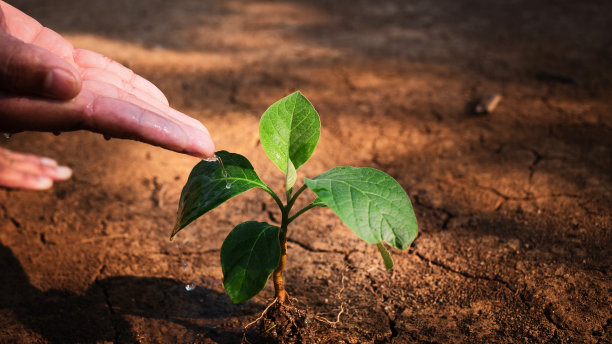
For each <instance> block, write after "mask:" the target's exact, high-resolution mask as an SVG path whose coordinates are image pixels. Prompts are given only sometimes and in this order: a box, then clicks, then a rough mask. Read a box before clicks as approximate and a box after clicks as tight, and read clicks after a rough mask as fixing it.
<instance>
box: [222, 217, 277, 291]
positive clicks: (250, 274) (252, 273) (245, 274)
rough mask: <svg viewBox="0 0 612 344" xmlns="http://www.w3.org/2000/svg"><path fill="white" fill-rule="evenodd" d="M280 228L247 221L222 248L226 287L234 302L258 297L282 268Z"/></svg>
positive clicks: (229, 236) (224, 283)
mask: <svg viewBox="0 0 612 344" xmlns="http://www.w3.org/2000/svg"><path fill="white" fill-rule="evenodd" d="M278 232H279V228H278V227H275V226H272V225H269V224H267V223H263V222H255V221H249V222H243V223H241V224H239V225H238V226H236V228H234V229H233V230H232V231H231V232H230V234H229V235H228V236H227V238H225V241H224V242H223V245H222V246H221V268H222V269H223V285H224V286H225V290H226V291H227V293H228V294H229V296H230V297H231V298H232V302H233V303H241V302H244V301H246V300H248V299H250V298H252V297H253V296H255V295H257V293H259V292H260V291H261V290H262V289H263V288H264V287H265V285H266V282H267V281H268V278H269V277H270V274H271V273H272V272H273V271H274V269H276V267H277V266H278V262H279V260H280V255H281V248H280V242H279V239H278Z"/></svg>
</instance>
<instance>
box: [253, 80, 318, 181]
mask: <svg viewBox="0 0 612 344" xmlns="http://www.w3.org/2000/svg"><path fill="white" fill-rule="evenodd" d="M320 136H321V120H320V119H319V115H318V114H317V111H316V110H315V108H314V107H313V106H312V104H310V102H309V101H308V99H306V97H304V96H303V95H302V94H301V93H300V92H299V91H298V92H295V93H292V94H290V95H288V96H286V97H285V98H283V99H281V100H279V101H277V102H276V103H274V104H272V106H270V107H269V108H268V110H266V112H264V114H263V115H262V116H261V120H260V121H259V138H260V140H261V145H262V147H263V149H264V151H265V152H266V154H267V155H268V157H269V158H270V160H272V162H273V163H274V165H276V166H277V167H278V168H279V169H280V170H281V171H283V173H285V174H289V173H290V169H291V166H290V164H292V165H293V166H292V167H293V170H295V171H297V169H299V168H300V166H302V165H303V164H304V163H305V162H306V161H308V159H310V156H311V155H312V153H313V152H314V149H315V147H316V146H317V142H319V137H320ZM291 179H292V178H288V179H287V184H288V185H289V184H291V185H293V184H292V183H289V182H290V181H291Z"/></svg>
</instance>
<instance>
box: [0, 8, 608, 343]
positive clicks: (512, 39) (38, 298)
mask: <svg viewBox="0 0 612 344" xmlns="http://www.w3.org/2000/svg"><path fill="white" fill-rule="evenodd" d="M9 3H10V4H11V5H13V6H15V7H17V8H19V9H21V10H22V11H24V12H25V13H27V14H29V15H30V16H32V17H34V18H36V19H38V20H39V21H40V22H41V23H42V24H43V25H44V26H47V27H49V28H51V29H53V30H55V31H57V32H59V33H60V34H62V35H63V36H64V37H66V38H67V39H68V40H69V41H70V42H72V43H73V44H74V46H75V47H79V48H86V49H91V50H95V51H98V52H100V53H103V54H105V55H107V56H109V57H111V58H112V59H114V60H117V61H119V62H120V63H122V64H124V65H126V66H128V67H129V68H132V69H133V70H134V71H135V72H136V73H138V74H140V75H142V76H143V77H145V78H147V79H149V80H151V81H152V82H153V83H155V84H156V85H157V86H158V87H159V88H160V89H161V90H162V91H163V92H164V93H165V94H166V95H167V97H168V99H169V101H170V105H171V106H173V107H175V108H177V109H179V110H180V111H182V112H185V113H187V114H189V115H191V116H193V117H195V118H197V119H198V120H200V121H202V123H204V125H205V126H206V127H207V128H208V129H209V130H210V132H211V135H212V137H213V140H214V141H215V143H216V146H217V149H223V150H228V151H232V152H236V153H240V154H242V155H245V156H246V157H248V158H249V160H251V161H252V162H253V165H254V166H255V168H256V170H257V172H258V174H259V175H260V177H261V178H262V179H263V180H264V181H265V182H266V183H268V184H269V185H270V186H271V187H273V188H274V189H275V190H279V191H280V190H281V188H282V185H283V182H282V180H283V179H282V178H281V177H282V174H281V172H280V171H278V170H276V168H275V167H274V166H273V165H272V164H271V163H269V161H268V160H267V158H266V156H265V154H264V153H263V150H262V148H261V145H260V143H259V141H258V121H259V117H260V116H261V114H262V113H263V112H264V111H265V110H266V108H267V107H268V106H269V105H270V104H272V103H273V102H275V101H276V100H278V99H280V98H282V97H284V96H285V95H287V94H289V93H291V92H293V91H295V90H301V91H302V93H303V94H304V95H305V96H306V97H308V98H309V99H310V100H311V102H312V103H313V104H314V106H315V107H316V108H317V110H318V112H319V114H320V116H321V121H322V136H321V140H320V142H319V146H318V147H317V149H316V150H315V153H314V155H313V157H312V159H311V161H310V162H309V163H307V164H306V165H305V166H303V167H302V168H301V169H300V172H299V175H298V178H299V179H298V184H300V182H299V180H301V178H302V177H313V176H315V175H317V174H319V173H321V172H324V171H326V170H328V169H330V168H332V167H335V166H339V165H352V166H364V167H365V166H368V167H374V168H378V169H381V170H383V171H385V172H387V173H389V174H390V175H392V176H393V177H394V178H396V179H397V180H398V181H399V183H400V184H401V185H402V186H403V187H404V188H405V190H406V191H407V193H408V194H409V195H410V197H411V199H412V202H413V205H414V208H415V212H416V215H417V218H418V220H419V230H420V233H419V236H418V238H417V239H416V241H415V242H414V244H413V245H412V247H411V248H410V249H409V250H406V251H402V252H400V251H397V250H394V251H392V254H393V255H394V257H395V261H396V267H395V269H394V270H392V271H385V270H384V267H383V264H382V260H381V259H380V257H379V255H378V253H377V250H376V248H375V247H374V246H373V245H368V244H365V243H363V242H361V241H360V240H359V239H358V238H357V237H356V236H355V235H354V234H353V233H352V232H351V231H350V230H349V229H348V228H346V227H345V226H344V225H342V223H341V222H340V221H339V220H338V219H337V218H336V216H335V215H334V214H333V213H332V212H331V211H329V210H327V209H317V210H312V211H310V212H309V213H307V214H306V215H304V216H303V217H301V218H300V219H299V220H297V221H296V222H295V223H294V225H293V228H292V229H291V230H290V233H289V253H288V254H289V257H288V260H289V266H288V270H287V278H286V280H287V285H288V291H289V293H290V294H291V295H292V296H294V297H296V298H297V299H298V300H299V302H300V304H302V305H307V306H308V307H310V308H311V311H312V312H314V313H317V314H321V315H322V316H326V317H327V318H329V319H330V320H333V319H334V318H335V316H336V314H337V313H338V312H339V309H340V307H342V308H343V309H344V312H343V314H342V317H341V322H340V323H339V324H338V325H337V326H336V328H330V330H329V331H330V332H333V333H338V336H340V337H341V338H343V340H344V341H345V342H348V343H420V342H423V343H425V342H427V343H431V342H471V343H489V342H507V343H510V342H521V343H525V342H528V343H529V342H554V343H566V342H584V343H605V342H610V341H612V334H611V331H612V330H611V329H610V324H611V323H612V313H611V311H610V310H611V309H612V305H611V300H612V298H611V296H612V282H611V281H612V279H611V278H610V277H611V275H610V264H611V257H612V255H611V253H612V252H611V249H610V247H612V240H611V228H612V226H611V225H612V216H611V214H612V212H611V210H612V194H611V190H612V174H611V173H610V171H611V170H612V153H611V151H612V115H611V113H612V111H611V110H612V101H611V98H610V94H611V91H612V73H610V71H611V70H612V68H611V67H612V35H611V34H610V22H612V3H611V2H607V1H580V2H575V1H556V2H546V1H536V2H533V1H522V0H512V1H510V0H508V1H493V2H491V1H476V0H474V1H469V0H466V1H447V0H441V1H435V2H432V1H419V0H415V1H406V0H404V1H400V0H395V1H391V0H389V1H365V0H363V1H361V0H353V1H344V0H338V1H333V2H328V1H319V0H313V1H299V0H296V1H239V0H228V1H214V0H175V1H172V2H170V1H161V0H149V1H125V0H123V1H122V0H105V1H87V2H86V1H76V0H56V1H41V0H20V1H9ZM491 99H494V100H495V101H494V102H493V103H492V102H491V101H490V100H491ZM483 109H484V110H483ZM1 145H2V147H6V148H9V149H12V150H15V151H20V152H29V153H35V154H39V155H46V156H49V157H52V158H54V159H57V160H58V162H59V163H60V164H66V165H68V166H70V167H71V168H72V169H73V170H74V176H73V178H72V179H71V180H69V181H67V182H63V183H59V184H57V185H55V186H54V188H53V189H51V190H49V191H45V192H26V191H15V190H0V265H1V268H0V270H2V271H3V274H2V276H1V277H0V281H1V283H0V321H1V322H2V323H3V326H2V328H1V329H0V341H2V342H38V343H59V342H61V343H84V342H86V343H89V342H118V343H126V342H143V343H160V342H202V343H236V342H239V341H240V340H241V338H242V337H243V332H244V331H243V326H244V325H245V324H246V323H248V322H250V321H252V320H254V319H255V318H256V317H257V316H258V314H259V313H260V312H261V311H262V310H263V309H264V308H265V307H266V305H267V304H268V303H269V302H270V301H271V298H272V296H273V290H272V286H271V285H269V286H268V287H266V289H265V290H264V292H263V293H262V294H260V295H259V296H258V297H256V298H255V299H253V300H252V301H249V302H247V303H246V304H243V305H237V306H235V305H231V302H230V300H229V297H227V296H226V295H225V294H224V290H223V286H222V275H221V269H220V263H219V249H220V247H221V243H222V242H223V239H224V238H225V236H226V235H227V233H228V232H229V231H230V230H231V229H232V228H233V227H234V226H235V225H237V224H238V223H240V222H243V221H247V220H257V221H269V222H272V223H274V222H276V221H277V220H278V219H279V214H278V213H277V212H276V211H275V206H274V202H273V201H272V200H271V199H269V196H267V195H266V194H265V193H264V192H259V191H250V192H248V193H246V194H245V195H243V196H242V197H239V198H236V199H233V200H232V201H230V202H228V203H226V204H224V205H223V206H221V207H219V208H218V209H216V210H214V211H213V212H212V213H210V214H207V215H206V216H204V217H202V218H201V219H199V220H197V221H196V222H194V223H193V224H192V225H191V226H190V228H188V229H186V230H184V231H183V232H181V233H180V234H179V235H178V236H177V238H176V239H175V240H174V241H173V242H169V241H168V238H169V235H170V231H171V228H172V225H173V223H174V216H175V214H176V209H177V205H178V198H179V195H180V191H181V188H182V186H183V184H184V183H185V181H186V179H187V176H188V174H189V171H190V170H191V168H192V167H193V165H195V164H196V163H197V160H196V159H194V158H191V157H186V156H181V155H179V154H176V153H172V152H167V151H162V150H161V149H159V148H156V147H149V146H146V145H144V144H142V143H137V142H131V141H125V140H115V139H113V140H110V141H105V140H104V139H103V138H102V136H101V135H97V134H92V133H86V132H73V133H63V134H61V135H60V136H58V137H56V136H53V135H52V134H50V133H20V134H17V135H15V136H14V137H13V138H11V139H10V140H8V141H4V142H2V143H1ZM311 197H312V198H314V197H313V196H311ZM306 198H308V197H306ZM305 201H306V200H304V202H305ZM343 278H344V288H343V286H342V282H341V281H342V279H343ZM189 283H193V285H194V286H195V288H194V289H193V290H191V291H188V290H186V289H185V288H184V287H185V285H187V284H189ZM188 289H190V288H188ZM340 291H341V292H340ZM246 333H247V339H248V340H249V341H251V342H253V343H255V342H258V341H260V340H261V339H260V338H259V335H258V333H257V330H256V329H249V331H246Z"/></svg>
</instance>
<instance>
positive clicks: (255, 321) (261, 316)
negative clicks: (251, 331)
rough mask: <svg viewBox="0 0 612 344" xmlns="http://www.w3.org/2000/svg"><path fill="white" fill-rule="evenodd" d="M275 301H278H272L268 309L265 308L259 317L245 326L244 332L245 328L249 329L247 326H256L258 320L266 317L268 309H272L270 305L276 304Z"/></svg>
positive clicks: (275, 299)
mask: <svg viewBox="0 0 612 344" xmlns="http://www.w3.org/2000/svg"><path fill="white" fill-rule="evenodd" d="M276 301H278V299H277V298H274V301H272V302H271V303H270V304H269V305H268V307H266V309H264V310H263V312H261V314H260V315H259V317H258V318H257V319H255V320H253V321H251V322H250V323H248V324H246V326H245V327H244V329H245V330H246V329H247V328H249V326H251V325H253V324H256V323H257V322H258V321H259V320H261V319H262V318H263V317H264V315H266V313H267V312H268V309H270V307H272V305H274V304H275V303H276Z"/></svg>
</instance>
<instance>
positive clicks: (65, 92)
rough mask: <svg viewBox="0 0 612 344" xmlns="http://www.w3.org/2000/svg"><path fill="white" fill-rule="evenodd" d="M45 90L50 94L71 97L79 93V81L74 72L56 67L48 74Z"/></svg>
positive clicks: (65, 97)
mask: <svg viewBox="0 0 612 344" xmlns="http://www.w3.org/2000/svg"><path fill="white" fill-rule="evenodd" d="M45 92H46V93H47V94H48V95H50V96H55V97H58V98H61V99H70V98H72V97H74V96H76V95H77V94H78V93H79V83H78V81H77V80H76V79H75V77H74V75H73V74H72V73H70V72H68V71H66V70H64V69H60V68H55V69H53V70H51V71H50V72H49V73H48V74H47V78H46V79H45Z"/></svg>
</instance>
